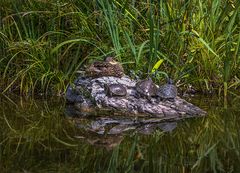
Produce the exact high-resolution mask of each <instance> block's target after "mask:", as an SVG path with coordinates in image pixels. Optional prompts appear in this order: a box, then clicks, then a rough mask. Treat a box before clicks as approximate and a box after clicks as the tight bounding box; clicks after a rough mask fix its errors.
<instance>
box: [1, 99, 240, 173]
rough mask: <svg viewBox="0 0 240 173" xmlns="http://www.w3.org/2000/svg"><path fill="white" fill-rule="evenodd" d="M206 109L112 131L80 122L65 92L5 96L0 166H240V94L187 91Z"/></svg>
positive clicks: (44, 168)
mask: <svg viewBox="0 0 240 173" xmlns="http://www.w3.org/2000/svg"><path fill="white" fill-rule="evenodd" d="M188 100H189V101H190V102H192V103H194V104H196V105H198V106H200V107H201V108H203V109H204V110H206V111H207V112H208V116H207V117H201V118H195V119H187V120H182V121H180V122H178V123H177V126H176V128H172V129H170V130H166V131H167V132H165V131H164V128H157V129H155V130H154V131H151V132H150V133H148V134H144V133H139V132H136V130H134V129H133V130H130V131H128V132H127V133H119V134H115V135H106V134H98V133H95V131H87V130H86V129H85V128H82V126H81V124H80V125H79V124H76V123H77V122H81V123H82V124H84V122H85V121H86V123H89V120H88V119H85V118H82V119H80V120H77V119H74V118H68V117H66V116H65V113H64V112H65V103H64V100H63V99H61V98H52V99H48V100H46V99H45V100H43V99H35V100H30V99H28V100H24V99H21V98H14V97H11V99H10V98H8V97H5V96H1V97H0V129H1V135H0V153H1V154H0V170H1V171H0V172H60V173H65V172H71V173H72V172H84V173H85V172H104V173H105V172H164V173H165V172H174V173H179V172H182V173H188V172H199V173H205V172H209V173H210V172H240V164H239V163H240V156H239V151H240V133H239V122H240V118H239V117H240V111H239V110H240V109H239V107H240V99H238V98H231V99H228V100H227V101H226V100H225V102H224V100H223V99H219V98H206V97H205V96H202V97H200V96H199V97H194V98H191V99H188Z"/></svg>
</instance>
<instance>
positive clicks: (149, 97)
mask: <svg viewBox="0 0 240 173" xmlns="http://www.w3.org/2000/svg"><path fill="white" fill-rule="evenodd" d="M147 100H148V101H149V102H150V103H151V104H153V103H154V101H153V100H152V97H151V96H149V95H148V96H147Z"/></svg>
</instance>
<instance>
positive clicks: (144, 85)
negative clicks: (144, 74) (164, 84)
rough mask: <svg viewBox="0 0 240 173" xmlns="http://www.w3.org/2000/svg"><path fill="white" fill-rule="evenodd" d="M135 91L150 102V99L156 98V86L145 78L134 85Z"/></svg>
mask: <svg viewBox="0 0 240 173" xmlns="http://www.w3.org/2000/svg"><path fill="white" fill-rule="evenodd" d="M136 90H137V93H138V94H139V95H140V96H141V97H143V98H147V99H148V100H150V98H151V97H153V96H156V92H157V86H156V85H155V84H154V83H153V81H152V79H151V78H147V79H144V80H141V81H139V82H137V83H136Z"/></svg>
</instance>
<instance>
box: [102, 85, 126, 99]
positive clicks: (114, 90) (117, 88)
mask: <svg viewBox="0 0 240 173" xmlns="http://www.w3.org/2000/svg"><path fill="white" fill-rule="evenodd" d="M104 88H105V91H106V94H107V95H108V96H110V97H112V96H120V97H124V96H126V95H127V89H126V88H125V87H124V86H123V85H122V84H109V85H108V84H105V85H104Z"/></svg>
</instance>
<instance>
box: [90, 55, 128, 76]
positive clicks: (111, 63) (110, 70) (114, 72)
mask: <svg viewBox="0 0 240 173" xmlns="http://www.w3.org/2000/svg"><path fill="white" fill-rule="evenodd" d="M86 75H87V76H88V77H94V78H98V77H103V76H114V77H122V76H123V75H124V69H123V67H122V65H121V64H120V63H119V62H117V61H116V60H115V59H114V57H107V58H106V59H105V61H95V62H94V63H92V64H91V65H90V66H89V67H88V68H87V69H86Z"/></svg>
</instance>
